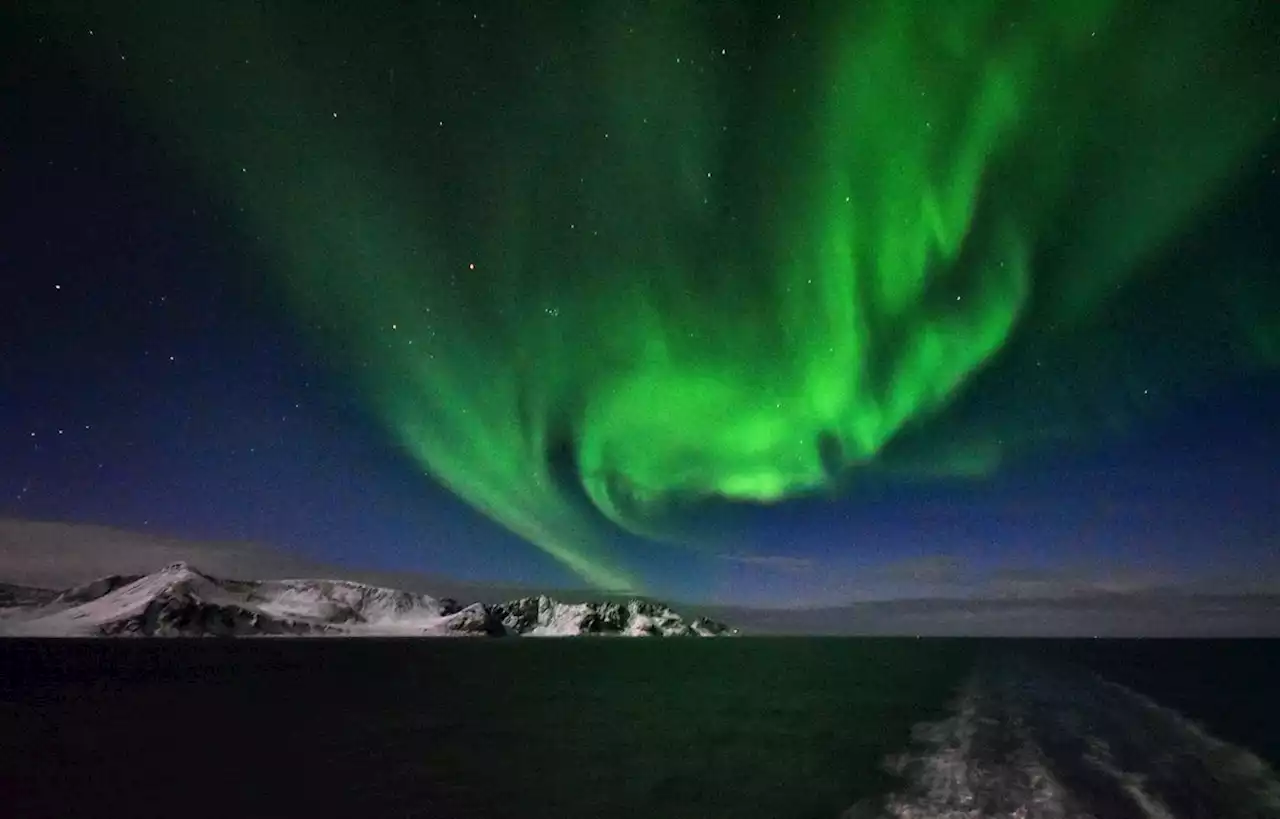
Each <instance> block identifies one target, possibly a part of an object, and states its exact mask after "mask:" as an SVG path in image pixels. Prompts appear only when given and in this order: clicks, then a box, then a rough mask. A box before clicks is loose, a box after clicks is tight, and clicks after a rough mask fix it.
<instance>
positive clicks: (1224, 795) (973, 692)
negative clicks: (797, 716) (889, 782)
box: [842, 661, 1280, 819]
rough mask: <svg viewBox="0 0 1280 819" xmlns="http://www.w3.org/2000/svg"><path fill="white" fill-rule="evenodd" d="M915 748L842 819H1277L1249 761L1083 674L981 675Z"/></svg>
mask: <svg viewBox="0 0 1280 819" xmlns="http://www.w3.org/2000/svg"><path fill="white" fill-rule="evenodd" d="M912 740H913V741H912V748H911V749H910V750H908V751H906V752H904V753H902V754H897V755H895V756H893V757H890V759H889V760H887V762H886V765H887V767H888V768H889V769H890V771H892V772H893V773H895V774H897V775H899V776H900V777H902V780H903V785H902V787H901V788H900V789H899V790H897V791H896V792H894V793H892V794H890V795H889V796H887V797H885V798H884V799H883V800H880V801H878V802H876V803H870V802H864V803H859V804H858V805H855V806H854V807H852V808H850V809H849V810H847V811H845V813H844V814H843V817H842V819H1268V818H1270V817H1275V818H1276V819H1280V779H1278V778H1277V776H1276V774H1275V772H1274V771H1272V770H1271V768H1270V767H1269V766H1268V765H1267V764H1266V763H1265V762H1263V761H1262V760H1261V759H1259V758H1258V757H1257V756H1255V755H1253V754H1252V753H1250V752H1249V751H1246V750H1244V749H1242V748H1238V747H1236V746H1233V745H1231V744H1229V743H1226V742H1223V741H1222V740H1219V739H1217V738H1215V737H1213V736H1210V735H1209V734H1208V733H1207V732H1206V731H1204V730H1203V729H1202V728H1200V727H1199V726H1197V725H1195V724H1194V723H1193V722H1191V721H1190V720H1188V719H1187V718H1186V717H1184V716H1183V715H1181V714H1179V713H1178V712H1176V711H1173V710H1172V709H1169V708H1165V707H1162V706H1160V705H1157V704H1156V703H1154V702H1153V701H1151V700H1150V699H1148V698H1146V697H1144V696H1142V695H1140V694H1137V693H1135V692H1133V691H1131V690H1129V689H1127V688H1125V687H1123V686H1120V685H1117V684H1115V683H1112V682H1109V681H1107V680H1104V679H1102V678H1101V677H1098V676H1096V675H1092V674H1086V673H1083V672H1078V671H1069V670H1062V671H1050V670H1048V669H1046V668H1043V667H1039V666H1035V665H1032V664H1029V663H1025V662H1021V661H1005V662H1001V663H999V664H994V665H988V666H986V667H984V668H981V669H979V670H978V671H976V672H975V673H974V674H973V675H972V676H971V677H970V678H969V679H968V680H967V681H966V683H965V684H964V686H963V687H962V689H961V691H960V693H959V695H958V696H957V698H956V701H955V704H954V707H953V711H952V714H951V716H950V717H948V718H946V719H944V720H942V721H940V722H935V723H924V724H921V725H919V726H917V727H916V728H915V729H914V730H913V731H912Z"/></svg>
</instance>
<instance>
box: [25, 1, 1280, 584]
mask: <svg viewBox="0 0 1280 819" xmlns="http://www.w3.org/2000/svg"><path fill="white" fill-rule="evenodd" d="M0 14H2V15H3V16H0V47H2V48H3V49H4V53H5V54H6V55H7V56H6V59H5V61H4V63H5V64H4V66H3V68H2V69H0V70H3V71H4V81H3V84H2V86H0V87H2V88H3V95H2V96H0V105H2V106H3V110H2V111H0V151H2V153H0V163H2V165H0V220H2V221H0V224H2V225H3V226H4V242H3V244H2V245H0V515H2V516H8V517H21V518H34V519H42V520H64V521H85V522H97V523H107V524H112V525H118V526H124V527H129V528H135V529H149V530H153V531H157V532H163V533H165V534H169V535H177V536H182V537H192V538H219V539H225V538H234V539H250V540H257V541H263V542H267V543H270V544H273V545H275V546H277V547H279V548H280V549H284V550H289V551H290V552H294V553H297V554H300V555H305V556H307V557H310V558H315V559H320V560H325V561H329V562H336V563H340V564H345V565H349V566H359V567H366V568H377V569H395V570H408V571H425V572H431V573H438V574H447V575H451V576H453V577H457V578H461V579H466V580H478V581H492V582H503V583H511V582H515V583H526V584H531V585H540V586H546V587H560V588H564V587H580V586H584V585H588V586H591V587H595V588H598V589H609V590H622V591H639V592H645V593H650V594H656V595H660V596H664V597H670V598H678V599H683V600H698V601H711V602H722V603H734V604H743V605H767V606H806V605H817V604H831V603H839V602H843V601H849V600H875V599H888V598H903V597H922V596H923V597H929V596H961V597H963V596H983V595H987V596H991V595H995V596H1000V595H1034V594H1050V595H1052V594H1073V593H1081V592H1125V591H1132V590H1145V589H1165V588H1170V587H1188V588H1197V589H1223V588H1231V589H1236V590H1239V589H1267V590H1271V589H1272V586H1280V571H1278V570H1277V566H1278V563H1277V555H1278V554H1280V423H1277V421H1276V419H1277V418H1280V373H1278V371H1277V368H1278V367H1280V270H1278V269H1277V268H1278V267H1280V237H1278V234H1280V231H1277V230H1276V226H1277V225H1280V178H1278V176H1277V174H1278V170H1280V9H1278V8H1277V7H1276V4H1274V3H1268V2H1264V1H1263V0H1257V2H1248V1H1247V0H1225V2H1224V1H1222V0H1215V2H1208V0H1166V2H1160V3H1154V2H1153V3H1144V2H1136V1H1135V0H1087V2H1086V1H1085V0H1081V2H1079V3H1071V4H1065V3H1057V2H1033V1H1032V0H1023V1H1022V2H1013V0H989V1H988V2H973V3H964V4H955V5H954V7H950V8H948V7H943V6H940V5H939V4H935V3H927V2H923V0H922V1H921V2H904V1H902V0H859V1H858V2H849V1H848V0H839V2H837V1H836V0H829V1H827V0H824V2H818V3H813V4H804V8H800V7H799V4H787V3H767V2H758V3H743V4H713V3H693V2H688V3H678V2H672V3H652V2H630V1H629V0H598V2H582V1H579V0H575V1H574V2H566V3H557V4H541V3H515V2H485V3H469V2H461V0H460V1H459V2H426V3H400V4H394V5H392V4H386V5H380V4H328V5H326V6H323V7H322V6H317V5H316V4H311V3H303V2H278V1H277V0H261V1H260V2H248V0H246V1H245V2H233V3H224V4H169V3H159V2H139V3H131V4H128V5H127V6H126V5H122V4H115V3H109V2H63V1H62V0H54V1H53V2H39V3H36V2H30V3H27V2H19V3H17V4H16V5H14V4H7V5H6V10H5V11H4V12H2V13H0Z"/></svg>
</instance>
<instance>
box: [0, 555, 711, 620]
mask: <svg viewBox="0 0 1280 819" xmlns="http://www.w3.org/2000/svg"><path fill="white" fill-rule="evenodd" d="M11 588H14V589H17V588H19V587H11ZM0 605H7V606H8V607H7V608H0V633H3V634H7V635H10V636H50V637H55V636H56V637H76V636H83V637H93V636H193V637H194V636H206V635H208V636H243V635H316V636H324V635H331V636H348V637H354V636H427V637H444V636H468V635H473V636H502V635H511V636H520V635H530V636H535V635H536V636H573V635H581V634H613V635H620V636H635V637H640V636H660V637H666V636H712V635H718V634H725V633H728V632H729V629H728V628H727V627H726V626H724V625H722V624H720V623H716V622H714V621H711V620H708V619H706V618H698V619H696V620H694V621H693V622H691V623H686V622H685V621H684V619H683V618H681V617H680V615H678V614H676V613H675V612H673V611H672V610H671V609H670V608H668V607H666V606H663V605H661V604H658V603H652V602H648V601H644V600H631V601H628V602H626V603H575V604H569V603H561V602H558V601H556V600H552V599H551V598H549V597H546V596H542V597H531V598H524V599H521V600H515V601H512V602H509V603H502V604H498V605H485V604H482V603H473V604H471V605H469V606H462V605H460V604H458V603H457V602H456V601H454V600H451V599H448V598H445V599H436V598H434V597H429V596H427V595H425V594H414V593H412V592H406V591H400V590H397V589H388V588H383V587H381V586H371V585H368V584H364V583H354V582H351V581H347V580H227V579H222V578H215V577H210V576H209V575H206V574H203V573H201V572H200V571H198V570H196V569H195V568H193V567H191V566H190V565H188V564H186V563H174V564H172V565H170V566H166V567H165V568H164V569H161V570H160V571H158V572H155V573H153V574H148V575H140V576H139V575H110V576H107V577H103V578H99V579H98V580H94V581H93V582H91V583H86V584H84V585H81V586H77V587H75V588H72V589H67V590H66V591H63V592H61V593H57V592H50V591H44V590H39V589H22V593H21V594H19V593H17V592H15V593H14V594H12V595H9V596H8V597H7V598H6V599H4V600H3V601H0Z"/></svg>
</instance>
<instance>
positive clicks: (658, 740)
mask: <svg viewBox="0 0 1280 819" xmlns="http://www.w3.org/2000/svg"><path fill="white" fill-rule="evenodd" d="M1277 692H1280V644H1276V643H1270V642H1261V641H1248V642H1246V641H1239V642H1216V643H1185V642H1159V643H1136V642H1114V643H1112V642H1106V641H1085V642H1074V643H1073V642H1061V643H1043V642H1036V643H1025V642H1012V641H1011V642H977V641H935V640H859V639H756V638H748V639H724V640H668V641H658V640H653V641H639V640H602V639H597V640H590V639H587V640H533V639H526V640H518V641H517V640H511V641H504V640H497V641H484V640H419V641H414V640H367V639H362V640H335V639H317V640H241V641H219V640H203V641H182V640H164V641H161V640H154V641H34V640H33V641H0V816H4V817H44V816H49V817H54V816H56V817H77V816H137V817H145V816H162V815H166V816H174V817H190V816H237V817H238V816H243V817H264V818H265V817H288V816H307V817H323V816H359V817H379V818H381V817H520V818H521V819H526V818H531V817H558V818H560V819H574V817H601V819H605V818H607V819H621V817H646V819H649V818H655V819H677V818H678V817H691V818H693V817H699V818H703V817H705V818H706V819H711V818H712V817H738V818H740V819H743V818H750V817H769V818H770V819H803V818H807V817H822V818H823V819H837V817H840V816H842V815H844V816H857V817H859V819H861V817H918V818H920V819H923V817H942V816H947V817H983V816H991V817H1002V818H1003V817H1006V816H1007V817H1018V819H1035V817H1086V816H1093V817H1096V819H1113V817H1114V819H1127V817H1130V816H1133V817H1153V816H1154V817H1161V819H1163V817H1177V818H1178V819H1183V817H1206V819H1231V817H1234V816H1242V817H1270V816H1280V785H1277V784H1276V781H1275V777H1274V774H1273V772H1272V771H1271V769H1270V768H1269V767H1268V763H1269V764H1270V766H1276V767H1280V714H1278V713H1277V708H1276V706H1275V704H1274V702H1275V699H1276V696H1277ZM1191 720H1197V721H1199V722H1200V727H1197V726H1196V725H1195V724H1193V723H1192V722H1191ZM1246 749H1247V750H1246ZM1250 751H1252V752H1253V753H1250Z"/></svg>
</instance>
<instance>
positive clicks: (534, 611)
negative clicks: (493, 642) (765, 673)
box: [493, 595, 729, 637]
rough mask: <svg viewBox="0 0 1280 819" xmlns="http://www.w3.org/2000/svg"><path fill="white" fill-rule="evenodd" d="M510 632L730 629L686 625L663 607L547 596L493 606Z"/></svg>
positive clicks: (704, 632) (681, 633)
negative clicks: (564, 601) (565, 601)
mask: <svg viewBox="0 0 1280 819" xmlns="http://www.w3.org/2000/svg"><path fill="white" fill-rule="evenodd" d="M493 610H494V612H495V614H496V615H497V616H498V617H499V618H500V620H501V622H502V625H503V626H505V627H506V628H507V629H508V630H510V631H514V632H516V633H518V634H523V635H526V636H530V637H557V636H563V635H576V634H621V635H624V636H627V637H714V636H716V635H719V634H724V633H725V632H727V631H728V630H729V629H728V627H726V626H725V625H724V624H722V623H717V622H716V621H714V620H710V619H708V618H705V617H699V618H697V619H696V620H694V621H693V622H691V623H687V622H685V620H684V618H682V617H681V616H680V615H679V614H676V613H675V612H674V611H672V610H671V609H670V608H668V607H667V606H664V605H662V604H661V603H653V602H650V601H648V600H628V601H627V602H625V603H561V602H559V601H557V600H553V599H551V598H550V597H547V596H546V595H541V596H539V597H524V598H521V599H520V600H512V601H511V602H509V603H500V604H498V605H496V606H493Z"/></svg>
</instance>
